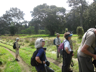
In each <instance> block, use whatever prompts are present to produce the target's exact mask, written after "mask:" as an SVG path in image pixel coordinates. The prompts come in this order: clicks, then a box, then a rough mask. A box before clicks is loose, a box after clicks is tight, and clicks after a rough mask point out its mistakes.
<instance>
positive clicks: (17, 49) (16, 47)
mask: <svg viewBox="0 0 96 72" xmlns="http://www.w3.org/2000/svg"><path fill="white" fill-rule="evenodd" d="M15 44H16V49H17V50H18V49H19V48H18V44H17V42H16V43H15Z"/></svg>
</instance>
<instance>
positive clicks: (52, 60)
mask: <svg viewBox="0 0 96 72" xmlns="http://www.w3.org/2000/svg"><path fill="white" fill-rule="evenodd" d="M72 59H73V60H74V61H78V60H77V59H75V58H72ZM47 60H48V61H49V62H52V63H54V64H55V65H57V66H59V67H60V68H62V63H60V62H58V61H56V60H54V59H51V58H48V57H47Z"/></svg>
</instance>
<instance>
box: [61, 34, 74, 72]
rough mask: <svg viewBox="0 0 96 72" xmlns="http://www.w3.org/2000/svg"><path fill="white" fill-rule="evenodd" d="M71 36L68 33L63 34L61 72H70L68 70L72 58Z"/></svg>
mask: <svg viewBox="0 0 96 72" xmlns="http://www.w3.org/2000/svg"><path fill="white" fill-rule="evenodd" d="M72 35H73V34H71V33H70V32H66V33H64V37H65V40H64V42H63V43H64V53H63V66H62V72H72V70H71V69H70V65H71V60H72V56H73V50H72V48H71V45H70V42H69V41H70V40H71V37H72Z"/></svg>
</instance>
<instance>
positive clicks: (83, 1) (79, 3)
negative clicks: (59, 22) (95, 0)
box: [68, 0, 88, 27]
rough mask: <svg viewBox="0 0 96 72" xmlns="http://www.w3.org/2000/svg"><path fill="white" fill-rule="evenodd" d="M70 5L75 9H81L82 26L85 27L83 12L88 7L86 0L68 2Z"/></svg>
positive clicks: (70, 0) (69, 0)
mask: <svg viewBox="0 0 96 72" xmlns="http://www.w3.org/2000/svg"><path fill="white" fill-rule="evenodd" d="M68 3H69V6H71V7H73V8H76V7H78V6H79V7H80V26H82V27H83V12H84V8H86V7H87V6H88V4H87V2H86V0H68Z"/></svg>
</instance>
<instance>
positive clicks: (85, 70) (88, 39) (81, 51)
mask: <svg viewBox="0 0 96 72" xmlns="http://www.w3.org/2000/svg"><path fill="white" fill-rule="evenodd" d="M56 35H57V37H56V39H55V44H56V48H57V58H59V57H61V55H59V52H58V47H59V46H60V44H61V40H60V38H59V37H60V34H59V33H57V34H56ZM72 35H73V34H71V33H70V32H66V33H64V38H65V40H64V41H63V43H64V52H65V53H64V55H63V58H64V59H63V64H65V65H63V66H62V72H72V70H71V69H70V64H71V60H72V56H73V55H74V54H73V46H72V41H71V37H72ZM18 41H19V38H16V61H19V60H18V54H19V48H20V46H19V45H18ZM44 45H45V40H44V39H43V38H38V39H37V40H36V41H35V48H36V49H38V48H39V50H38V53H37V55H36V57H35V60H36V61H37V62H38V63H39V65H38V66H35V68H36V70H37V72H46V70H45V67H44V64H46V62H45V61H46V60H47V59H46V51H45V49H44ZM95 48H96V29H95V28H90V29H88V30H87V31H86V32H85V34H84V35H83V38H82V42H81V45H80V47H79V48H78V52H77V53H78V54H77V55H78V64H79V72H94V66H93V62H92V58H93V59H94V60H96V55H95V54H94V52H95V50H96V49H95Z"/></svg>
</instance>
